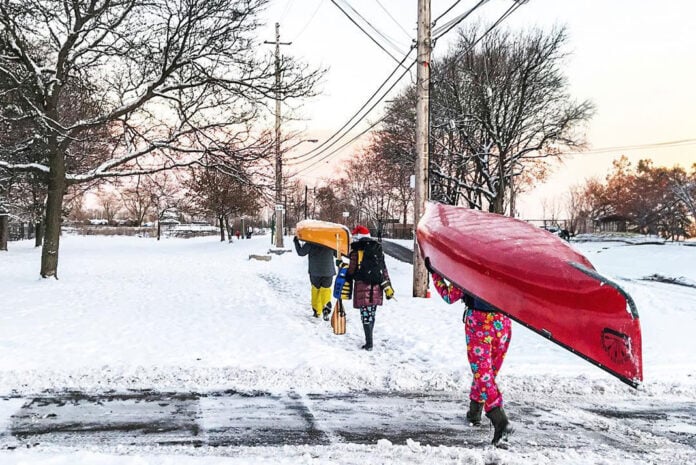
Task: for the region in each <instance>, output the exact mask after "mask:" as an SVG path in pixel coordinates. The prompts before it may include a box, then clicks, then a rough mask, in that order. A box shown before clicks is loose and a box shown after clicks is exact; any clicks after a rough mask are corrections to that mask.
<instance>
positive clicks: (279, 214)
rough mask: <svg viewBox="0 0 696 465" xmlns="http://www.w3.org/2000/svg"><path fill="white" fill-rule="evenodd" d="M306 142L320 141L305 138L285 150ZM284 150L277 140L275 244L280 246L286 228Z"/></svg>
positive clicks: (281, 245)
mask: <svg viewBox="0 0 696 465" xmlns="http://www.w3.org/2000/svg"><path fill="white" fill-rule="evenodd" d="M305 142H311V143H316V142H319V140H318V139H303V140H301V141H299V142H298V143H296V144H295V145H293V146H292V147H289V148H287V149H285V150H291V149H293V148H295V147H297V146H298V145H300V144H302V143H305ZM283 152H284V151H281V150H280V143H279V142H278V141H277V142H276V180H275V181H276V185H275V187H276V195H275V213H276V225H275V241H274V245H275V246H276V247H278V248H282V247H283V228H284V226H285V225H284V224H283V223H284V221H283V220H284V218H283V216H284V214H283V212H284V210H285V208H284V205H283Z"/></svg>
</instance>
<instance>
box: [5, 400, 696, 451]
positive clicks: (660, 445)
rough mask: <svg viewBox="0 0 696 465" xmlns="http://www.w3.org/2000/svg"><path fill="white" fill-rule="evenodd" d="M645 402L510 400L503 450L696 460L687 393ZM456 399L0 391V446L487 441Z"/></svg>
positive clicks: (694, 417)
mask: <svg viewBox="0 0 696 465" xmlns="http://www.w3.org/2000/svg"><path fill="white" fill-rule="evenodd" d="M649 402H650V401H646V400H643V401H642V402H632V403H626V404H625V405H623V406H621V407H618V408H612V409H604V408H601V407H599V406H596V405H592V404H578V405H563V406H555V405H552V403H548V402H547V403H541V402H540V403H536V404H534V405H530V404H529V403H527V404H525V405H519V404H516V403H513V402H510V404H509V405H510V408H509V410H510V412H511V420H512V421H513V423H514V424H515V427H516V432H515V435H514V436H513V438H512V440H511V450H516V449H517V450H521V449H524V450H525V451H531V450H542V449H545V448H549V447H552V448H555V449H567V450H576V451H577V452H581V451H583V450H595V449H597V448H599V449H602V450H605V451H606V452H609V453H611V455H614V454H625V455H626V456H635V458H636V460H638V459H640V461H643V460H646V459H647V458H648V457H650V456H653V454H657V455H659V454H661V453H663V452H664V451H670V454H672V455H677V456H680V455H681V456H682V457H684V458H687V457H690V458H692V459H696V441H695V440H694V439H696V437H695V436H694V434H693V431H694V429H695V428H696V402H684V403H681V404H670V405H669V408H667V409H665V408H664V406H663V405H661V404H660V403H658V402H657V401H656V402H655V403H654V404H653V403H649ZM464 408H465V403H464V401H463V400H462V398H461V397H457V396H453V395H451V394H448V393H417V394H416V393H347V394H345V393H344V394H339V395H331V394H327V393H321V394H308V395H299V394H294V393H288V394H286V395H271V394H267V393H237V392H217V393H210V394H206V395H201V394H195V393H161V392H155V391H138V392H130V393H126V394H103V395H86V394H82V393H78V392H67V393H63V394H60V395H47V396H42V397H37V398H33V399H23V398H5V399H2V400H0V412H2V413H3V415H4V418H2V419H0V420H3V421H0V424H4V425H5V431H4V432H3V433H2V434H1V435H0V448H1V449H5V450H7V449H15V448H25V447H36V446H40V447H52V446H67V447H77V448H84V447H87V446H91V447H96V448H97V449H104V450H109V449H113V448H118V447H121V446H126V447H135V448H139V447H151V446H155V447H168V446H193V447H237V446H250V447H256V446H279V447H280V446H288V445H289V446H299V445H308V446H328V445H332V444H336V443H350V444H367V445H370V444H371V445H374V444H377V443H378V441H380V440H385V439H386V440H388V441H389V442H390V443H392V444H398V445H401V444H407V445H409V446H411V447H416V446H417V447H420V446H419V445H420V444H422V445H431V446H440V445H443V446H460V447H473V448H485V447H487V446H488V441H489V439H490V436H491V430H490V428H489V427H488V426H487V423H488V422H487V421H485V419H484V424H485V425H486V426H483V427H479V428H473V427H469V426H467V425H466V424H465V420H464ZM675 424H680V425H683V431H679V430H678V429H676V430H675V428H674V425H675ZM689 431H690V432H689ZM657 455H656V456H657ZM685 463H686V462H685ZM691 463H693V461H691Z"/></svg>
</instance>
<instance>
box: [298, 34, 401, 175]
mask: <svg viewBox="0 0 696 465" xmlns="http://www.w3.org/2000/svg"><path fill="white" fill-rule="evenodd" d="M414 49H415V46H412V47H411V49H410V50H409V51H408V53H406V54H405V55H404V58H403V59H402V60H401V61H400V62H399V64H398V65H397V66H396V67H395V68H394V70H393V71H392V72H391V73H390V74H389V76H387V78H386V79H385V80H384V81H383V82H382V84H380V86H379V87H378V88H377V90H375V91H374V92H373V93H372V95H371V96H370V97H369V98H368V99H367V101H366V102H365V103H364V104H363V105H362V106H361V107H360V108H359V109H358V111H356V112H355V113H354V114H353V116H351V117H350V118H349V119H348V121H347V122H346V123H345V124H344V125H343V126H341V127H340V128H339V129H338V130H337V131H336V132H334V133H333V134H332V135H331V136H330V137H329V138H327V139H326V140H325V141H324V142H322V143H321V144H320V145H318V146H317V147H315V148H313V149H312V150H310V151H308V152H306V153H303V154H302V155H298V156H296V157H288V158H287V160H288V161H295V160H302V159H303V158H304V160H302V161H301V162H307V161H309V160H311V159H313V158H316V157H317V156H319V155H312V154H315V152H319V153H320V154H321V153H322V152H324V151H326V150H328V149H330V148H331V147H332V146H333V145H335V144H337V143H338V141H339V140H340V139H342V138H343V137H345V136H346V135H347V133H348V131H350V129H348V131H346V133H345V134H342V135H340V136H339V134H341V132H343V130H344V129H345V128H346V127H348V126H349V125H350V124H351V122H352V121H353V120H354V119H355V118H357V117H358V116H359V115H360V114H361V113H362V112H363V110H364V109H365V108H366V107H367V106H368V105H369V104H370V102H372V100H373V99H374V98H375V97H377V95H378V94H379V93H380V92H381V91H382V89H383V88H384V87H385V86H386V85H387V84H388V83H389V81H390V80H391V79H392V77H394V75H395V74H396V73H397V71H399V68H401V67H405V65H404V63H405V62H406V60H407V59H408V57H409V56H410V55H411V53H412V52H413V50H414ZM412 66H413V64H412V65H411V66H409V67H407V68H406V69H407V70H409V69H410V68H411V67H412ZM402 76H403V74H402ZM402 76H400V77H399V80H400V79H401V77H402ZM396 82H399V81H398V80H397V81H396ZM393 87H394V85H392V87H390V89H391V88H393ZM388 92H389V90H387V91H386V92H385V93H384V95H382V96H381V97H380V98H379V99H378V100H377V102H376V103H375V105H373V106H372V107H371V108H370V110H371V109H372V108H374V107H375V106H376V105H377V103H379V102H380V101H382V99H384V97H386V94H387V93H388ZM367 113H369V110H368V112H367ZM367 113H365V114H364V115H363V116H361V117H360V119H358V122H360V121H362V120H363V119H364V118H365V117H366V116H367ZM353 127H355V125H353V126H351V129H352V128H353ZM333 139H337V140H336V141H334V142H331V141H332V140H333ZM330 142H331V143H330ZM329 143H330V144H329ZM327 144H329V145H328V146H327V147H326V148H323V147H324V146H326V145H327ZM305 157H306V158H305ZM298 163H300V162H298Z"/></svg>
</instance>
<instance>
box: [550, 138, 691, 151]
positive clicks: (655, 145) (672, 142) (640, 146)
mask: <svg viewBox="0 0 696 465" xmlns="http://www.w3.org/2000/svg"><path fill="white" fill-rule="evenodd" d="M694 144H696V139H681V140H670V141H666V142H653V143H650V144H636V145H623V146H615V147H599V148H596V149H591V150H585V151H582V152H563V153H562V155H592V154H597V153H608V152H620V151H624V150H625V151H630V150H642V149H658V148H667V147H684V146H688V145H694Z"/></svg>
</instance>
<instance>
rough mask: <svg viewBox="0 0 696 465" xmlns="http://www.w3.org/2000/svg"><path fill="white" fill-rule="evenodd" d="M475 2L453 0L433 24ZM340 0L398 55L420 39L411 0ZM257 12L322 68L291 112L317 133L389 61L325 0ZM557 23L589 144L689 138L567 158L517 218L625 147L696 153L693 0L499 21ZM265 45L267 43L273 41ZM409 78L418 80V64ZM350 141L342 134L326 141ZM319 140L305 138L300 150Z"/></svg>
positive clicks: (337, 157) (489, 9)
mask: <svg viewBox="0 0 696 465" xmlns="http://www.w3.org/2000/svg"><path fill="white" fill-rule="evenodd" d="M477 2H478V0H463V1H460V2H459V3H458V4H457V5H456V6H455V7H454V8H453V9H452V11H451V12H449V13H448V14H447V15H446V16H444V17H443V18H442V19H441V20H440V21H439V22H438V23H437V24H436V27H437V26H438V25H442V24H444V23H445V22H447V21H448V20H450V19H452V18H455V17H456V16H458V15H460V14H462V13H464V12H466V11H467V10H468V9H470V8H471V7H472V6H474V5H475V4H476V3H477ZM337 3H338V4H339V5H341V6H342V7H344V9H346V8H347V7H346V3H347V4H349V5H350V6H352V7H353V8H354V9H355V10H357V12H358V13H360V14H362V16H363V17H365V18H366V19H367V20H369V21H370V23H371V24H372V25H373V26H375V27H376V28H377V29H378V30H379V31H380V32H382V33H383V35H384V36H386V37H388V38H389V39H390V41H391V42H393V43H394V44H395V45H396V47H397V48H398V49H399V50H401V52H399V51H396V50H394V48H392V47H391V46H390V45H389V44H388V42H387V40H386V39H384V38H382V37H378V39H379V42H380V43H381V44H382V45H383V46H384V47H385V48H387V49H388V50H389V51H390V52H391V53H392V54H393V55H394V56H398V57H399V58H402V57H403V53H405V51H406V50H407V48H408V47H409V46H410V44H411V38H413V39H415V35H416V16H417V1H416V0H337ZM454 3H456V0H432V17H433V19H435V18H437V17H438V16H439V15H440V14H441V13H443V12H444V11H445V10H447V8H449V7H450V6H451V5H452V4H454ZM512 4H513V2H512V0H490V1H489V2H488V3H487V4H485V5H484V6H482V7H481V8H479V9H478V10H477V13H475V14H474V15H472V17H470V19H467V20H465V21H464V22H463V23H462V24H467V22H470V21H471V20H472V19H471V18H474V17H476V18H480V19H483V20H484V21H486V22H493V21H495V20H496V19H497V18H498V17H499V16H500V15H501V14H502V13H503V12H504V11H505V10H506V9H507V8H508V7H509V6H511V5H512ZM351 13H352V12H351ZM264 16H265V20H266V21H267V26H266V27H265V28H263V29H262V31H263V34H265V35H264V37H262V40H274V37H275V31H274V23H275V22H279V23H280V32H281V41H284V42H287V41H292V45H289V46H283V47H282V53H283V54H289V55H293V56H295V57H296V58H299V59H302V60H304V61H306V62H308V63H310V64H313V65H320V66H325V67H328V68H329V71H328V73H327V74H326V76H325V78H324V80H323V82H322V84H321V87H320V90H321V92H322V93H321V94H320V95H319V96H317V97H315V98H313V99H312V100H311V101H307V102H302V106H301V107H299V108H297V109H296V112H295V114H297V115H300V116H301V117H302V118H304V121H302V122H301V123H299V124H295V125H294V128H295V129H300V130H304V131H305V134H306V137H307V138H318V139H319V140H320V143H321V142H324V141H325V140H326V139H327V137H329V136H330V135H331V134H333V133H334V132H336V131H337V130H339V128H340V127H341V126H343V125H344V124H345V123H346V122H348V120H349V119H350V118H351V117H352V116H353V114H354V113H356V112H357V111H358V110H359V108H360V107H361V106H362V105H363V103H365V102H366V101H367V99H368V98H369V97H370V95H371V94H372V93H373V92H375V91H376V90H377V88H378V87H379V85H380V84H381V83H382V82H383V81H384V80H385V79H386V78H387V76H388V75H389V74H390V73H391V72H392V71H393V70H394V68H395V66H396V62H395V61H394V60H393V59H392V58H390V57H389V56H388V55H387V54H386V53H385V52H384V51H382V50H381V49H380V48H379V47H378V46H377V45H376V44H375V43H374V42H372V41H371V40H370V39H369V38H368V37H367V36H366V35H365V34H364V33H363V32H361V31H360V30H359V29H358V27H357V26H355V25H354V24H352V23H351V22H350V20H349V19H348V18H347V17H346V16H345V15H344V14H343V13H341V11H340V10H339V9H338V8H337V7H336V5H334V4H333V3H332V1H331V0H273V1H271V4H270V7H269V9H268V10H267V12H266V14H265V15H264ZM353 16H355V14H354V13H353ZM558 24H561V25H566V26H567V28H568V32H569V41H568V45H569V47H568V51H569V52H571V55H570V57H569V58H568V60H567V63H566V66H565V67H564V70H565V72H566V75H567V77H568V81H569V84H570V93H571V95H572V96H573V97H574V98H576V99H578V100H584V99H589V100H591V101H593V102H594V103H595V105H596V107H597V114H596V115H595V117H594V118H593V120H592V121H591V122H590V125H589V128H588V133H587V139H588V141H589V143H590V147H591V149H595V150H596V149H604V148H607V147H626V146H645V145H650V144H657V143H663V142H670V141H681V140H689V142H687V143H685V144H682V145H673V146H667V147H664V146H663V147H654V146H653V147H644V148H639V149H630V150H629V149H623V150H610V151H606V152H602V153H586V154H581V155H574V156H571V157H569V158H567V159H566V160H565V162H564V164H563V165H560V166H557V167H556V168H555V171H554V174H553V175H552V176H551V178H550V179H549V180H548V181H547V182H546V183H545V184H544V185H541V186H539V187H538V188H537V189H535V190H534V191H532V192H530V193H529V194H526V195H523V196H522V197H521V198H520V199H519V204H520V205H519V210H520V213H521V217H522V218H536V217H539V216H540V215H541V213H542V210H541V206H540V205H541V203H542V201H544V200H546V201H547V202H550V201H551V199H560V198H562V197H563V195H564V194H565V193H566V192H567V186H569V185H573V184H581V183H583V182H584V181H585V180H586V179H587V178H589V177H591V176H599V177H600V178H603V177H604V176H605V175H606V173H607V171H608V170H609V169H610V166H611V161H612V160H613V159H615V158H618V157H619V156H620V155H621V154H625V155H627V156H628V157H629V159H630V160H632V161H634V162H637V161H638V160H639V159H641V158H652V159H653V161H654V162H655V164H657V165H666V166H673V165H675V164H680V165H681V166H683V167H688V166H690V165H691V164H692V163H694V162H696V118H694V116H693V112H694V109H696V89H695V88H694V86H696V59H695V57H696V28H695V27H694V24H696V1H694V0H665V1H662V2H658V1H654V0H575V1H572V0H529V2H528V3H526V4H524V5H522V6H521V7H520V8H519V9H517V11H516V12H515V13H514V14H513V15H511V16H510V17H509V18H508V19H507V20H506V21H505V22H504V23H503V25H502V27H509V28H515V29H519V28H525V27H532V26H539V27H542V28H547V29H548V28H550V27H552V26H553V25H558ZM455 34H456V33H455V31H454V30H453V31H451V32H449V34H448V35H447V36H445V37H443V38H442V39H440V40H439V41H438V43H437V44H436V46H435V49H434V53H435V55H436V56H437V54H438V53H443V52H444V51H446V49H447V46H448V43H447V42H448V40H451V39H453V38H454V36H455ZM373 35H374V34H373ZM267 47H269V52H270V51H271V50H272V47H271V46H268V45H267ZM414 69H415V68H414ZM412 76H413V79H415V71H414V72H413V73H412ZM410 82H412V80H411V75H407V76H406V77H405V78H404V79H403V80H402V81H401V82H400V83H399V85H397V86H396V87H395V88H394V90H393V91H392V92H391V93H390V94H389V95H390V96H395V95H396V94H397V93H398V91H399V90H402V89H403V88H404V87H405V86H406V85H408V84H409V83H410ZM388 98H389V97H387V99H388ZM298 103H299V102H298ZM380 109H381V105H379V106H378V107H377V108H375V110H373V111H372V112H371V113H370V114H369V116H368V117H367V118H366V119H365V120H364V121H363V122H361V123H360V124H359V125H358V126H357V127H356V130H355V131H354V132H353V133H352V134H357V133H358V132H360V131H361V130H363V129H365V128H366V127H367V126H368V122H370V121H371V122H374V121H376V120H377V119H378V118H379V117H380V116H381V115H382V113H381V111H380ZM284 111H287V109H284ZM288 127H290V126H288ZM349 139H350V137H346V138H344V139H341V141H340V142H339V143H338V144H336V145H335V146H334V147H333V148H334V149H335V148H336V147H338V146H340V145H342V144H343V142H345V141H347V140H349ZM318 145H319V144H314V145H311V144H308V143H305V144H302V145H301V146H300V147H299V148H304V149H305V150H308V149H311V148H314V147H316V146H318ZM299 148H298V149H299ZM301 153H303V152H296V153H295V155H297V154H301ZM350 153H351V151H350V150H349V148H347V149H345V150H342V151H339V152H337V153H335V154H333V155H331V156H329V157H328V158H326V159H325V160H323V161H322V162H321V163H319V164H318V165H316V166H315V167H313V168H312V169H307V170H305V171H303V176H305V179H306V181H307V182H308V183H309V184H310V185H312V183H314V182H315V180H316V179H317V178H319V177H322V176H326V175H327V174H329V173H330V172H331V170H332V169H335V168H336V166H338V165H340V161H341V159H342V158H345V157H347V156H350ZM323 157H324V155H322V156H321V157H319V158H323ZM300 167H303V166H300ZM304 167H306V165H304ZM288 169H292V167H291V166H288Z"/></svg>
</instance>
